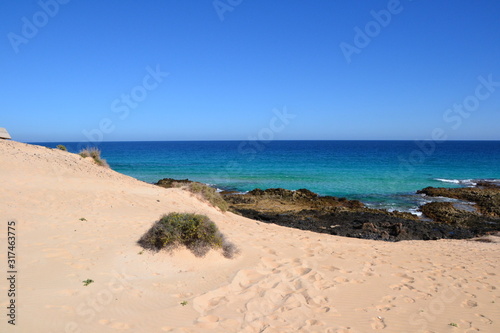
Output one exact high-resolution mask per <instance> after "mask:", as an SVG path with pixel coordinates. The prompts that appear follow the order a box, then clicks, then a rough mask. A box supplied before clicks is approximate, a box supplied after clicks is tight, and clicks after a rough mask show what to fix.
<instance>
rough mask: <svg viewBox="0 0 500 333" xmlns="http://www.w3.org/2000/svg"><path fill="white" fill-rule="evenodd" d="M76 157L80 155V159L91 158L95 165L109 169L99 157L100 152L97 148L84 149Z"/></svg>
mask: <svg viewBox="0 0 500 333" xmlns="http://www.w3.org/2000/svg"><path fill="white" fill-rule="evenodd" d="M78 155H80V156H81V157H92V159H93V160H94V162H95V163H96V164H97V165H100V166H103V167H105V168H109V164H108V163H107V162H106V160H105V159H103V158H102V157H101V151H100V150H99V148H96V147H89V148H85V149H82V150H81V151H80V152H79V153H78Z"/></svg>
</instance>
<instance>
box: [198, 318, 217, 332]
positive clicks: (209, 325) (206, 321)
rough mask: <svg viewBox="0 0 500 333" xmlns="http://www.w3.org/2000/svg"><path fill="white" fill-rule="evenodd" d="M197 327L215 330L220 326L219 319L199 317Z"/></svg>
mask: <svg viewBox="0 0 500 333" xmlns="http://www.w3.org/2000/svg"><path fill="white" fill-rule="evenodd" d="M196 326H197V327H199V328H203V329H214V328H216V327H217V326H219V317H217V316H211V315H209V316H204V317H199V318H198V320H197V323H196Z"/></svg>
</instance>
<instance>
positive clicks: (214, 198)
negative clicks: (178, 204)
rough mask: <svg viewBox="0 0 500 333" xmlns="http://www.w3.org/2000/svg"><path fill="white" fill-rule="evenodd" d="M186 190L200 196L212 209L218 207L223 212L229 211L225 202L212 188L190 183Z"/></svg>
mask: <svg viewBox="0 0 500 333" xmlns="http://www.w3.org/2000/svg"><path fill="white" fill-rule="evenodd" d="M187 189H188V190H189V191H190V192H193V193H196V194H200V195H201V197H202V198H204V199H205V200H207V201H208V202H209V203H210V204H212V205H213V206H214V207H219V209H220V210H222V211H223V212H225V211H227V210H228V209H229V205H228V203H227V202H226V200H224V198H223V197H222V196H221V195H220V193H219V192H217V190H216V189H214V188H213V187H210V186H208V185H205V184H202V183H198V182H192V183H190V184H189V185H188V187H187Z"/></svg>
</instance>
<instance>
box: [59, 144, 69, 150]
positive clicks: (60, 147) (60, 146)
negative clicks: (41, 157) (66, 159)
mask: <svg viewBox="0 0 500 333" xmlns="http://www.w3.org/2000/svg"><path fill="white" fill-rule="evenodd" d="M56 148H57V149H60V150H62V151H68V149H67V148H66V146H64V145H57V146H56Z"/></svg>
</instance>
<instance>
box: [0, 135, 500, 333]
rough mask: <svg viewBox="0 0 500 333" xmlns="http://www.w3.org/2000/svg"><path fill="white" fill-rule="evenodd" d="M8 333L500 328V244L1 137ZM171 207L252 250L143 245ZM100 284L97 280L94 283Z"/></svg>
mask: <svg viewBox="0 0 500 333" xmlns="http://www.w3.org/2000/svg"><path fill="white" fill-rule="evenodd" d="M0 186H1V191H0V226H1V227H0V244H1V251H0V253H1V257H0V258H1V265H0V266H1V267H2V271H3V275H2V280H3V281H4V282H5V281H6V278H8V277H9V276H8V274H7V271H8V268H7V247H8V244H7V225H8V222H10V221H14V222H15V232H16V249H15V252H16V270H17V276H16V295H15V297H14V298H15V306H16V319H15V326H14V325H11V324H9V323H8V320H9V317H8V316H7V314H8V312H9V310H8V309H7V306H9V304H10V303H9V302H10V299H14V298H9V297H8V296H7V295H8V291H9V286H8V285H7V284H6V283H2V284H1V290H0V292H1V294H0V305H1V308H2V309H3V310H2V316H1V318H2V320H1V321H0V331H1V332H44V333H45V332H47V333H49V332H50V333H51V332H54V333H56V332H85V333H86V332H95V333H99V332H265V333H272V332H330V333H333V332H337V333H347V332H373V331H381V332H399V333H400V332H426V333H431V332H434V333H441V332H491V333H494V332H500V319H499V318H500V290H499V289H498V288H499V287H500V268H499V265H500V243H499V242H496V241H495V239H496V238H498V237H490V238H491V240H492V242H478V241H473V240H453V241H451V240H440V241H401V242H397V243H389V242H382V241H368V240H360V239H352V238H342V237H336V236H330V235H326V234H316V233H313V232H308V231H301V230H296V229H290V228H285V227H280V226H276V225H270V224H265V223H260V222H257V221H253V220H250V219H247V218H244V217H241V216H238V215H235V214H232V213H230V212H226V213H223V212H221V211H219V210H218V209H216V208H214V207H212V206H210V205H209V204H208V203H205V202H203V201H202V200H200V199H199V198H197V197H196V196H194V195H193V194H192V193H189V192H186V191H183V190H181V189H165V188H161V187H158V186H154V185H151V184H147V183H144V182H141V181H138V180H136V179H134V178H131V177H128V176H125V175H122V174H119V173H117V172H114V171H113V170H111V169H106V168H103V167H100V166H97V165H95V163H94V162H93V160H92V159H90V158H86V159H84V158H81V157H80V156H78V155H76V154H71V153H68V152H63V151H60V150H55V149H48V148H45V147H40V146H33V145H27V144H23V143H18V142H14V141H4V140H0ZM169 212H189V213H200V214H205V215H207V216H208V217H210V219H212V220H213V221H214V222H215V223H216V224H217V225H218V227H219V228H220V230H221V231H222V232H223V233H224V234H225V235H226V236H227V238H228V239H229V240H230V241H232V242H233V243H235V244H236V245H237V246H238V247H239V248H240V250H241V253H240V254H239V255H238V256H236V257H235V258H234V259H226V258H224V257H223V256H222V254H220V253H218V252H216V251H211V252H210V253H209V254H208V255H207V256H206V257H204V258H196V257H194V255H192V254H191V253H190V252H189V251H187V250H182V249H181V250H178V251H176V252H175V253H173V254H169V253H164V252H159V253H152V252H148V251H143V249H142V248H141V247H140V246H139V245H137V240H138V239H139V238H140V237H141V236H142V235H143V234H144V233H145V232H146V231H147V230H148V229H149V228H150V227H151V225H152V224H153V223H154V222H155V221H156V220H158V219H159V217H160V216H161V215H162V214H165V213H169ZM87 279H91V280H93V281H94V282H93V283H91V284H89V285H88V286H84V284H83V283H82V281H85V280H87Z"/></svg>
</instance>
